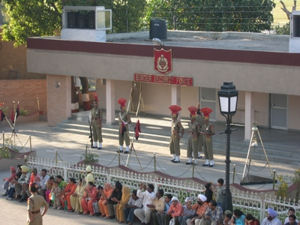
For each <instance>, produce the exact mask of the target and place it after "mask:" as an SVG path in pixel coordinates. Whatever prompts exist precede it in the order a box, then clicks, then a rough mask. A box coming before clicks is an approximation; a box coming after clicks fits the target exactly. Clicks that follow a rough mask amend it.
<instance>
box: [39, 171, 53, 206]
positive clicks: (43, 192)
mask: <svg viewBox="0 0 300 225" xmlns="http://www.w3.org/2000/svg"><path fill="white" fill-rule="evenodd" d="M49 178H50V176H49V175H48V174H47V170H46V169H42V171H41V174H40V183H39V193H40V194H41V195H42V196H43V197H45V199H46V200H47V198H46V191H47V187H46V185H47V182H48V180H49Z"/></svg>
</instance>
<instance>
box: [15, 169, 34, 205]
mask: <svg viewBox="0 0 300 225" xmlns="http://www.w3.org/2000/svg"><path fill="white" fill-rule="evenodd" d="M21 171H22V174H21V176H20V178H19V179H18V180H17V181H16V183H15V190H16V199H19V200H20V202H22V201H26V200H27V198H28V196H29V190H28V184H29V178H30V174H29V168H28V167H27V166H24V165H23V166H21Z"/></svg>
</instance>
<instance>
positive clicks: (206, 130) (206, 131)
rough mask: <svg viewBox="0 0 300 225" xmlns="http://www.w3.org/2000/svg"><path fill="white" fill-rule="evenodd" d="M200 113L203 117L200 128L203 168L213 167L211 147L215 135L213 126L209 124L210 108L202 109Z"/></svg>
mask: <svg viewBox="0 0 300 225" xmlns="http://www.w3.org/2000/svg"><path fill="white" fill-rule="evenodd" d="M201 111H202V112H203V115H204V124H203V126H202V130H201V133H202V134H203V136H204V138H203V149H204V156H205V163H204V164H203V166H210V167H213V166H214V165H215V162H214V155H213V146H212V136H213V135H214V134H215V129H214V126H213V125H212V124H211V123H210V122H209V114H210V113H211V112H212V109H211V108H207V107H206V108H202V109H201Z"/></svg>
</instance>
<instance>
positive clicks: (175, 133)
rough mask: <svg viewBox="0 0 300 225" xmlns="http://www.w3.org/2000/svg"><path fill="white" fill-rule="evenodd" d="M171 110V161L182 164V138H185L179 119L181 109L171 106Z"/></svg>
mask: <svg viewBox="0 0 300 225" xmlns="http://www.w3.org/2000/svg"><path fill="white" fill-rule="evenodd" d="M169 109H170V110H171V111H172V126H171V139H170V152H171V154H172V155H173V159H172V160H171V161H172V162H173V163H179V162H180V138H182V137H183V134H184V129H183V126H182V124H181V122H180V119H179V118H178V113H179V111H180V110H181V107H180V106H178V105H171V106H170V107H169Z"/></svg>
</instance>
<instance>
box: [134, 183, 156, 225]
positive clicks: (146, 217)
mask: <svg viewBox="0 0 300 225" xmlns="http://www.w3.org/2000/svg"><path fill="white" fill-rule="evenodd" d="M137 196H138V197H139V198H141V199H143V208H142V209H136V210H134V215H135V216H136V217H137V218H139V220H140V221H141V223H142V224H143V225H144V224H148V223H149V222H150V217H151V208H149V207H148V206H151V205H153V200H154V199H155V197H156V195H155V193H154V186H153V184H148V188H147V190H146V185H145V184H140V189H139V190H138V191H137Z"/></svg>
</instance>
